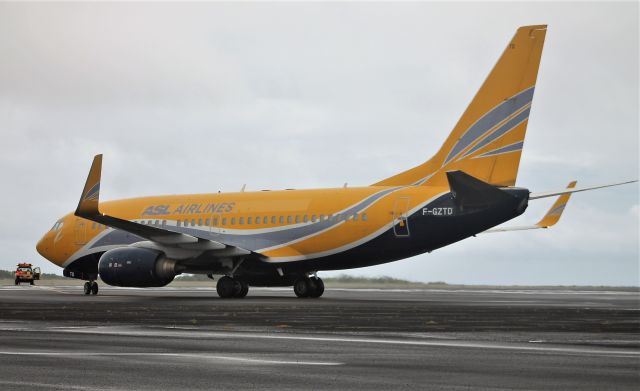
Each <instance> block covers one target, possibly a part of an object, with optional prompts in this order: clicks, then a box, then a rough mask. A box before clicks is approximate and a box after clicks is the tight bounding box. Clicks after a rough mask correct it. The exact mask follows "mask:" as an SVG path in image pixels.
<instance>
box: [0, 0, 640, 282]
mask: <svg viewBox="0 0 640 391" xmlns="http://www.w3.org/2000/svg"><path fill="white" fill-rule="evenodd" d="M543 23H546V24H548V25H549V27H548V32H547V37H546V43H545V48H544V52H543V56H542V63H541V68H540V72H539V76H538V83H537V86H536V95H535V98H534V101H533V108H532V113H531V117H530V119H529V126H528V132H527V139H526V143H525V148H524V152H523V154H522V161H521V165H520V172H519V177H518V183H517V184H518V185H519V186H523V187H527V188H529V189H531V190H532V191H547V190H554V189H561V188H563V187H564V186H565V185H566V184H567V183H568V182H569V181H570V180H572V179H576V180H578V185H579V186H580V185H585V186H586V185H598V184H603V183H607V182H612V181H622V180H627V179H635V178H638V144H639V140H638V132H639V131H638V129H639V127H638V104H639V102H638V82H639V79H638V67H639V64H638V62H639V61H638V50H639V49H638V46H639V43H638V3H637V2H629V3H624V4H611V3H575V2H574V3H565V4H557V3H553V4H552V3H515V4H512V3H482V2H478V3H471V4H469V3H454V4H444V3H406V4H398V3H389V4H385V3H376V4H363V3H349V4H344V3H343V4H340V3H327V4H323V3H306V4H305V3H296V4H287V3H277V4H270V3H260V4H250V3H242V4H223V3H214V4H202V3H195V4H182V3H163V4H148V3H142V4H122V3H117V4H95V3H90V4H89V3H87V4H78V3H71V4H16V3H0V132H1V135H2V137H1V139H0V175H1V176H2V177H1V178H0V179H1V183H2V191H1V192H0V205H2V207H3V210H2V219H1V221H0V268H4V269H11V268H13V267H15V264H16V262H17V261H21V260H26V261H31V262H33V263H36V264H38V265H39V266H43V269H44V270H45V271H47V272H57V273H61V270H60V269H59V268H57V267H55V266H53V265H52V264H49V262H48V261H46V260H45V259H43V258H42V257H40V256H39V255H38V254H37V253H36V251H35V244H36V241H37V240H38V239H39V238H40V237H41V236H42V234H43V233H44V232H45V231H46V230H48V229H49V228H50V227H51V226H52V225H53V223H54V222H55V220H56V219H57V218H59V217H60V216H62V215H63V214H65V213H67V212H69V211H71V210H73V209H74V208H75V206H76V205H77V201H78V197H79V196H80V192H81V190H82V186H83V184H84V180H85V178H86V174H87V172H88V169H89V166H90V163H91V159H92V157H93V155H95V154H97V153H104V154H105V156H104V166H103V180H102V187H101V193H102V194H101V198H102V199H103V200H108V199H116V198H124V197H134V196H141V195H152V194H176V193H204V192H216V191H218V190H221V191H237V190H239V189H240V188H241V186H242V185H243V184H244V183H246V184H247V190H258V189H282V188H316V187H334V186H341V185H342V184H343V183H344V182H348V183H349V185H350V186H359V185H368V184H371V183H373V182H376V181H377V180H380V179H381V178H385V177H388V176H391V175H393V174H395V173H398V172H400V171H402V170H405V169H407V168H409V167H412V166H415V165H417V164H419V163H422V162H423V161H425V160H427V159H428V158H429V157H430V156H431V155H432V154H433V153H435V151H436V150H437V149H438V148H439V147H440V144H441V143H442V142H443V141H444V139H445V137H446V136H447V135H448V133H449V132H450V130H451V129H452V127H453V126H454V124H455V123H456V121H457V120H458V118H459V116H460V114H461V113H462V112H463V110H464V109H465V108H466V106H467V104H468V103H469V101H470V100H471V98H472V97H473V95H474V94H475V92H476V91H477V89H478V88H479V86H480V85H481V83H482V82H483V80H484V78H485V77H486V75H487V74H488V72H489V71H490V69H491V67H492V66H493V64H494V63H495V62H496V60H497V59H498V57H499V55H500V54H501V52H502V50H503V49H504V47H505V46H506V44H507V43H508V41H509V39H510V38H511V37H512V36H513V34H514V32H515V30H516V28H517V27H518V26H521V25H527V24H543ZM638 194H639V192H638V186H637V185H636V184H634V185H627V186H624V187H619V188H613V189H605V190H599V191H594V192H589V193H580V194H576V195H575V196H574V197H573V198H572V200H571V202H570V204H569V205H568V207H567V209H566V212H565V214H564V216H563V218H562V220H561V221H560V223H559V224H558V225H557V226H556V227H554V228H553V229H549V230H538V231H529V232H509V233H502V234H492V235H484V236H479V237H477V238H471V239H467V240H465V241H462V242H459V243H456V244H454V245H451V246H448V247H446V248H443V249H440V250H437V251H435V252H433V253H431V254H425V255H421V256H417V257H414V258H411V259H407V260H403V261H399V262H394V263H390V264H386V265H380V266H376V267H370V268H364V269H356V270H352V271H349V273H350V274H354V275H369V276H378V275H390V276H394V277H399V278H407V279H411V280H419V281H446V282H449V283H478V284H612V285H638V284H639V278H640V277H639V259H638V258H639V250H638V247H639V244H638V235H639V234H638V225H639V223H638V222H639V207H638ZM552 202H553V201H552V200H549V199H547V200H540V201H533V202H531V204H530V207H529V209H528V210H527V212H526V213H525V214H524V215H523V216H521V217H519V218H518V219H516V220H514V221H512V222H511V223H512V224H515V225H521V224H528V223H533V222H535V221H537V220H538V219H539V218H540V217H541V216H542V215H543V214H544V212H545V210H546V209H547V208H548V207H549V205H550V204H551V203H552ZM333 274H335V273H324V274H322V273H321V275H325V276H326V275H333Z"/></svg>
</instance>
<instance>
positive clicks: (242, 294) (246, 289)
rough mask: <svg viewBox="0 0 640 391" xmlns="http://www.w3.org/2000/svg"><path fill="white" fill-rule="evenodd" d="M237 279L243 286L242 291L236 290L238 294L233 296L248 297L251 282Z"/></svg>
mask: <svg viewBox="0 0 640 391" xmlns="http://www.w3.org/2000/svg"><path fill="white" fill-rule="evenodd" d="M236 281H238V283H239V284H240V286H241V287H240V291H238V292H236V294H235V295H233V297H235V298H236V299H243V298H245V297H247V293H249V284H247V282H246V281H243V280H236Z"/></svg>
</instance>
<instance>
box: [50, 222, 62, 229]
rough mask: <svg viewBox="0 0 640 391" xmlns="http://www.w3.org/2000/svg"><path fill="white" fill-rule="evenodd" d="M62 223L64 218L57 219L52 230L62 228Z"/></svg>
mask: <svg viewBox="0 0 640 391" xmlns="http://www.w3.org/2000/svg"><path fill="white" fill-rule="evenodd" d="M62 223H63V222H62V220H58V221H56V223H55V224H54V225H53V227H51V230H52V231H57V230H59V229H60V228H62Z"/></svg>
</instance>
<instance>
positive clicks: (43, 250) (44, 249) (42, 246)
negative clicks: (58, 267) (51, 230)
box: [36, 235, 50, 259]
mask: <svg viewBox="0 0 640 391" xmlns="http://www.w3.org/2000/svg"><path fill="white" fill-rule="evenodd" d="M47 236H48V235H44V236H43V237H42V239H40V240H38V244H36V250H37V251H38V254H40V255H42V256H43V257H45V258H47V259H49V257H48V254H49V243H50V240H49V239H48V238H47Z"/></svg>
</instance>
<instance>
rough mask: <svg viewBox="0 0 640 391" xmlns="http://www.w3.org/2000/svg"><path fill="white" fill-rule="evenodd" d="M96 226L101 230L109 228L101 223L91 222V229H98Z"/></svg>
mask: <svg viewBox="0 0 640 391" xmlns="http://www.w3.org/2000/svg"><path fill="white" fill-rule="evenodd" d="M96 228H97V229H99V230H103V229H107V226H106V225H104V224H100V223H91V229H96Z"/></svg>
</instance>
